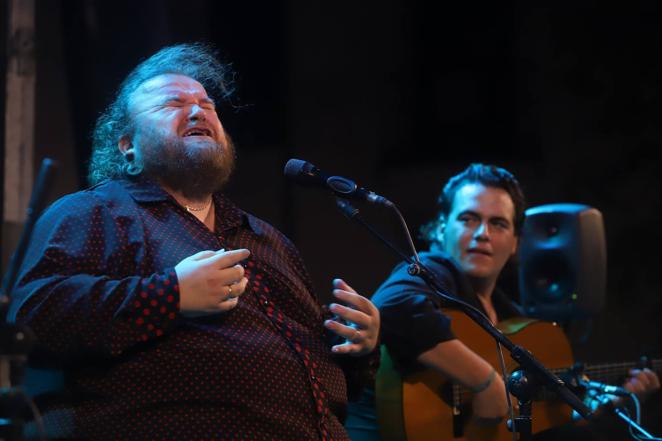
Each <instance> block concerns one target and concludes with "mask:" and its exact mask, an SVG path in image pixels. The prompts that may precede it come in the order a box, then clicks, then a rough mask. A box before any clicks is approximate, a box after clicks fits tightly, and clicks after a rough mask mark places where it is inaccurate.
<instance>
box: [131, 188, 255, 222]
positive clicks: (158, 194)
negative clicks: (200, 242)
mask: <svg viewBox="0 0 662 441" xmlns="http://www.w3.org/2000/svg"><path fill="white" fill-rule="evenodd" d="M122 185H123V186H124V188H125V189H126V191H127V192H128V193H129V194H130V195H131V197H132V198H133V199H134V200H135V201H136V202H138V203H152V202H171V203H176V202H175V200H174V199H173V198H172V196H170V194H168V192H166V191H165V190H164V189H163V188H161V186H159V185H158V184H157V183H156V182H154V181H152V180H151V179H149V178H146V177H138V178H136V179H123V180H122ZM213 198H214V205H215V207H216V213H217V215H218V216H216V220H217V222H218V225H217V227H216V228H217V229H218V230H219V231H226V230H229V229H232V228H237V227H240V226H246V227H249V228H250V229H251V230H253V232H254V233H255V234H262V228H260V226H259V224H258V221H257V218H255V217H254V216H251V215H250V214H248V213H246V212H245V211H244V210H242V209H241V208H239V207H237V206H236V205H235V204H234V203H233V202H232V201H231V200H230V199H228V198H227V197H226V196H225V195H223V194H222V193H215V194H214V195H213Z"/></svg>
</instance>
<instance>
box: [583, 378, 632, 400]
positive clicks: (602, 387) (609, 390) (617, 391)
mask: <svg viewBox="0 0 662 441" xmlns="http://www.w3.org/2000/svg"><path fill="white" fill-rule="evenodd" d="M578 383H579V385H580V386H583V387H585V388H586V389H589V390H597V391H599V392H601V393H603V394H609V395H625V396H629V395H630V392H628V391H627V390H625V389H624V388H622V387H620V386H612V385H611V384H605V383H600V382H598V381H588V380H579V382H578Z"/></svg>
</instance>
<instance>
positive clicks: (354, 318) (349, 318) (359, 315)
mask: <svg viewBox="0 0 662 441" xmlns="http://www.w3.org/2000/svg"><path fill="white" fill-rule="evenodd" d="M329 311H331V312H332V313H334V314H335V315H337V316H338V318H340V319H342V320H344V321H346V322H350V323H354V324H355V325H356V326H357V327H359V328H362V329H365V328H367V327H369V326H370V322H371V318H370V316H368V315H367V314H366V313H364V312H361V311H358V310H356V309H352V308H348V307H347V306H343V305H339V304H337V303H332V304H330V305H329Z"/></svg>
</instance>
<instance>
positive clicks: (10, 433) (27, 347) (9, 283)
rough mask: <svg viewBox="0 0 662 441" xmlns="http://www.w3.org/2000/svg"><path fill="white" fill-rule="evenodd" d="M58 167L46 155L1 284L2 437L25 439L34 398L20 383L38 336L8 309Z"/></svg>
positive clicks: (0, 437) (0, 397)
mask: <svg viewBox="0 0 662 441" xmlns="http://www.w3.org/2000/svg"><path fill="white" fill-rule="evenodd" d="M54 169H55V162H54V161H53V160H51V159H48V158H46V159H44V160H43V161H42V164H41V169H40V170H39V175H38V176H37V181H36V184H35V187H34V190H33V191H32V195H31V197H30V203H29V205H28V210H27V218H26V221H25V226H24V227H23V231H22V233H21V237H20V239H19V242H18V246H17V248H16V251H15V252H14V254H13V256H12V258H11V261H10V263H9V266H8V269H7V272H6V273H5V275H4V277H3V279H2V286H1V287H0V441H5V440H11V441H17V440H22V439H23V425H24V424H23V419H22V415H21V413H22V411H23V409H24V407H25V406H24V405H25V404H26V401H27V402H30V398H29V397H28V396H27V394H26V393H25V392H24V390H23V389H22V388H21V387H20V384H21V383H22V382H23V376H24V373H25V367H26V365H27V359H28V354H29V353H30V351H31V349H32V345H33V342H34V336H33V334H32V331H30V329H28V328H27V327H25V326H19V325H16V324H14V323H8V322H7V313H8V311H9V305H10V303H11V289H12V287H13V286H14V283H15V282H16V277H17V276H18V269H19V268H20V266H21V263H23V258H24V257H25V252H26V250H27V248H28V245H29V244H30V236H31V235H32V230H33V228H34V225H35V223H36V221H37V218H38V217H39V215H40V214H41V211H42V210H43V208H44V205H45V202H46V193H47V191H48V190H49V189H50V187H51V181H52V180H53V175H54V173H53V172H54ZM34 409H35V408H33V410H34Z"/></svg>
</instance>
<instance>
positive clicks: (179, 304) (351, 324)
mask: <svg viewBox="0 0 662 441" xmlns="http://www.w3.org/2000/svg"><path fill="white" fill-rule="evenodd" d="M229 75H230V72H229V71H228V69H227V67H226V66H225V65H223V64H221V63H220V62H219V61H218V60H217V58H216V57H215V56H214V54H213V52H211V51H210V50H209V49H208V48H206V47H204V46H202V45H195V44H194V45H178V46H172V47H168V48H165V49H162V50H161V51H159V52H157V53H156V54H154V55H153V56H151V57H150V58H149V59H147V60H146V61H144V62H142V63H141V64H140V65H138V66H137V67H136V68H135V69H134V70H133V71H132V72H131V73H130V74H129V75H128V77H127V78H126V79H125V80H124V82H123V83H122V84H121V86H120V88H119V91H118V94H117V96H116V98H115V100H114V102H113V103H112V104H111V105H110V106H109V107H108V109H107V110H106V111H105V113H104V114H103V115H102V116H101V117H100V118H99V120H98V121H97V125H96V128H95V133H94V152H93V157H92V162H91V167H90V180H91V182H92V184H94V186H93V187H91V188H89V189H87V190H85V191H81V192H78V193H74V194H71V195H68V196H65V197H64V198H62V199H60V200H59V201H57V202H56V203H55V204H54V205H52V206H51V207H50V208H49V209H48V210H47V211H46V212H45V214H44V215H43V216H42V218H41V219H40V220H39V222H38V224H37V226H36V228H35V234H34V237H33V240H32V244H31V246H30V248H29V250H28V252H27V257H26V259H25V263H24V264H23V267H22V269H21V272H20V276H19V279H18V282H17V284H16V286H15V287H14V290H13V292H14V300H13V302H12V305H11V310H10V319H12V320H14V321H16V322H19V323H21V324H24V325H27V326H29V327H30V328H31V329H32V330H33V331H34V332H35V334H36V336H37V339H38V345H37V349H36V351H35V352H34V356H33V357H32V360H33V361H32V362H33V364H35V365H36V366H37V367H42V368H48V369H59V370H60V371H61V372H63V374H64V384H63V387H62V388H61V389H60V390H59V391H57V392H56V393H51V394H46V395H44V396H41V397H39V398H38V404H39V406H40V408H41V410H42V412H44V413H45V418H44V419H45V423H46V427H47V430H48V435H49V436H50V437H52V438H59V439H107V440H119V439H122V440H129V439H141V440H142V439H159V440H169V439H172V440H187V439H196V440H200V439H214V440H221V439H223V440H225V439H228V440H230V439H232V440H234V439H241V440H266V439H270V440H288V441H292V440H332V439H333V440H346V439H348V437H347V434H346V433H345V431H344V429H343V427H342V420H343V419H344V414H345V405H346V401H347V394H348V391H349V392H350V393H352V392H354V394H355V395H356V393H355V392H356V390H357V388H358V387H359V386H360V384H359V383H360V380H361V379H362V378H363V376H362V375H360V374H361V373H362V372H364V371H366V370H368V369H370V368H372V367H373V364H372V363H371V362H372V361H374V351H373V350H374V348H375V345H376V341H377V335H378V333H379V313H378V312H377V310H376V308H375V307H374V306H373V305H372V303H370V301H368V300H367V299H366V298H364V297H362V296H360V295H359V294H357V293H356V292H355V291H354V290H353V289H352V288H350V287H349V286H348V285H347V284H346V283H345V282H344V281H342V280H339V279H338V280H335V281H334V291H333V293H334V295H335V296H336V297H337V298H338V299H339V301H340V302H342V303H344V304H345V305H347V306H342V305H340V304H335V303H334V304H332V305H331V306H330V311H331V313H332V314H333V315H331V314H329V313H325V312H323V309H322V308H321V307H320V304H319V302H318V300H317V297H316V296H315V294H314V293H313V292H312V288H311V283H310V279H309V277H308V275H307V272H306V270H305V268H304V265H303V262H302V261H301V258H300V256H299V254H298V252H297V250H296V249H295V247H294V246H293V245H292V243H291V242H290V241H289V240H288V239H287V238H285V237H284V236H283V235H282V234H281V233H280V232H278V231H277V230H276V229H275V228H274V227H272V226H271V225H269V224H268V223H266V222H264V221H262V220H260V219H257V218H255V217H254V216H251V215H250V214H248V213H246V212H244V211H242V210H241V209H239V208H238V207H236V206H235V205H233V203H232V202H230V201H229V200H228V199H227V198H226V197H225V196H224V195H223V194H222V193H220V189H221V188H222V186H223V184H224V183H225V182H226V181H227V179H228V178H229V176H230V174H231V171H232V168H233V163H234V148H233V145H232V142H231V140H230V138H229V137H228V135H227V134H226V132H225V130H224V128H223V125H222V124H221V121H220V119H219V116H218V113H217V111H216V107H215V102H216V100H223V99H225V98H227V97H228V96H229V95H230V93H231V86H230V83H229V82H228V81H227V78H228V76H229ZM208 92H209V93H208ZM327 314H329V315H328V316H327Z"/></svg>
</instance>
